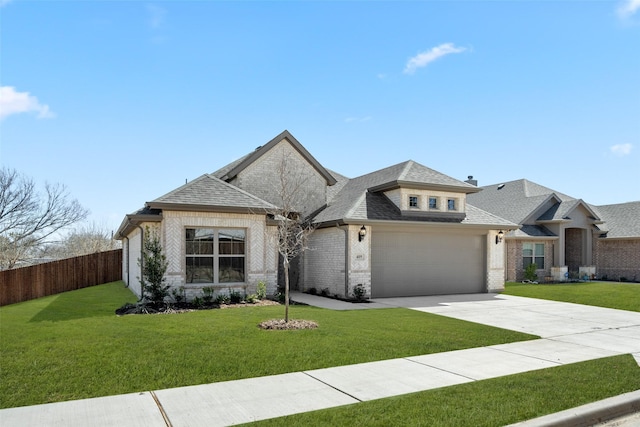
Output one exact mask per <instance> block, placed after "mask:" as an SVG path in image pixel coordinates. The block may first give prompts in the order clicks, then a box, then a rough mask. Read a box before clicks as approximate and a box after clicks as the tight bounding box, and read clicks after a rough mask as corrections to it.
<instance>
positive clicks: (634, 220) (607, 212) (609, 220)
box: [596, 201, 640, 239]
mask: <svg viewBox="0 0 640 427" xmlns="http://www.w3.org/2000/svg"><path fill="white" fill-rule="evenodd" d="M596 208H597V210H598V212H600V213H601V214H602V216H603V218H604V220H605V222H606V223H605V227H604V228H606V229H608V232H607V238H613V239H615V238H640V201H637V202H629V203H619V204H615V205H604V206H597V207H596Z"/></svg>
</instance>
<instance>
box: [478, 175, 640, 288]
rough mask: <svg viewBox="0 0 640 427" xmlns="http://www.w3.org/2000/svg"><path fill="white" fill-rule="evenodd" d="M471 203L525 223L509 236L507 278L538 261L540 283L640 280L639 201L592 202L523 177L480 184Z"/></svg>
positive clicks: (514, 277)
mask: <svg viewBox="0 0 640 427" xmlns="http://www.w3.org/2000/svg"><path fill="white" fill-rule="evenodd" d="M479 188H480V189H482V191H480V192H476V193H472V194H470V195H469V197H468V201H469V203H472V204H473V205H474V206H477V207H479V208H481V209H484V210H487V211H489V212H493V213H494V214H496V215H500V216H501V217H503V218H505V219H507V220H509V221H511V222H514V223H516V224H518V225H519V226H520V228H519V229H518V230H513V231H511V232H509V233H507V234H506V236H505V241H506V243H507V244H506V247H507V265H506V273H507V274H506V278H507V280H510V281H515V280H517V281H519V280H522V279H523V278H524V270H525V268H526V267H527V266H528V265H529V264H531V263H535V264H537V266H538V269H537V274H538V278H539V280H541V281H551V280H553V281H565V280H567V279H568V278H583V277H584V276H585V275H586V276H588V277H589V278H591V277H599V278H608V279H613V280H619V279H622V280H640V202H631V203H623V204H617V205H607V206H593V205H590V204H588V203H586V202H584V201H583V200H580V199H575V198H573V197H570V196H567V195H566V194H562V193H560V192H557V191H554V190H552V189H550V188H547V187H543V186H541V185H538V184H536V183H534V182H531V181H527V180H526V179H521V180H517V181H511V182H505V183H502V184H494V185H488V186H484V187H479Z"/></svg>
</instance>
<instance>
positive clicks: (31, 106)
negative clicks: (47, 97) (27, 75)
mask: <svg viewBox="0 0 640 427" xmlns="http://www.w3.org/2000/svg"><path fill="white" fill-rule="evenodd" d="M31 112H35V113H38V116H37V117H38V118H39V119H48V118H52V117H55V114H54V113H53V112H52V111H51V110H50V109H49V106H48V105H46V104H41V103H40V102H39V101H38V98H36V97H35V96H31V95H30V94H29V92H16V90H15V88H14V87H12V86H0V120H2V119H4V118H5V117H8V116H10V115H12V114H20V113H31Z"/></svg>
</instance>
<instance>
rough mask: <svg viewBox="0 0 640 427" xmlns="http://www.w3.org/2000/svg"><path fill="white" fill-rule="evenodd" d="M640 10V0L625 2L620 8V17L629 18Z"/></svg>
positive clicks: (625, 0)
mask: <svg viewBox="0 0 640 427" xmlns="http://www.w3.org/2000/svg"><path fill="white" fill-rule="evenodd" d="M638 10H640V0H624V1H623V2H622V3H620V5H619V6H618V16H619V17H620V18H622V19H625V18H629V17H631V16H632V15H634V14H635V13H636V12H637V11H638Z"/></svg>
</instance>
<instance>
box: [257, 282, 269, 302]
mask: <svg viewBox="0 0 640 427" xmlns="http://www.w3.org/2000/svg"><path fill="white" fill-rule="evenodd" d="M256 297H257V298H258V299H265V298H266V297H267V284H266V283H265V282H263V281H262V280H261V281H259V282H258V286H257V290H256Z"/></svg>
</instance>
